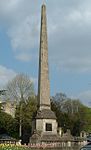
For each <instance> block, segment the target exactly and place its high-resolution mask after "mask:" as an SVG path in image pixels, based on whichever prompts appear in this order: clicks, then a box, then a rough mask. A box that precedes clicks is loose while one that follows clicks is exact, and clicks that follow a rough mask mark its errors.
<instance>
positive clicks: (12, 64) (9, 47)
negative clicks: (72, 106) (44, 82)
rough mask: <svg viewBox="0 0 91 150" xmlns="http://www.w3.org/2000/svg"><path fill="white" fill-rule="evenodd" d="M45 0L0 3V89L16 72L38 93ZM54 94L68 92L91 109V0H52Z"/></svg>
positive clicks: (49, 13) (50, 28) (49, 25)
mask: <svg viewBox="0 0 91 150" xmlns="http://www.w3.org/2000/svg"><path fill="white" fill-rule="evenodd" d="M42 3H43V1H42V0H0V87H1V88H3V87H4V85H5V84H6V83H7V82H8V80H11V79H12V78H13V77H14V76H15V75H16V74H17V73H25V74H28V75H29V76H30V78H31V79H32V80H33V81H34V84H35V89H36V91H37V76H38V54H39V39H40V37H39V36H40V15H41V14H40V13H41V5H42ZM46 6H47V28H48V47H49V72H50V87H51V95H55V94H56V93H57V92H63V93H66V95H67V96H68V97H73V98H79V99H81V101H82V102H83V103H85V104H87V105H89V106H90V102H91V0H47V2H46Z"/></svg>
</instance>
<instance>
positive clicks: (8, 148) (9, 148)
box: [0, 144, 30, 150]
mask: <svg viewBox="0 0 91 150" xmlns="http://www.w3.org/2000/svg"><path fill="white" fill-rule="evenodd" d="M0 150H30V148H28V147H25V146H17V145H8V144H0Z"/></svg>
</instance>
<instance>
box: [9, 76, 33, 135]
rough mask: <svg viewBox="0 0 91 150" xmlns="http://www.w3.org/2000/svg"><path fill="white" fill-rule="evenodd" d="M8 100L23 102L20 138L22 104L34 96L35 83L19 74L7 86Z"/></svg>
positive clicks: (20, 124) (20, 127) (20, 126)
mask: <svg viewBox="0 0 91 150" xmlns="http://www.w3.org/2000/svg"><path fill="white" fill-rule="evenodd" d="M6 90H7V94H6V97H7V99H10V100H14V101H16V102H17V103H19V102H21V103H20V104H21V106H20V121H19V136H20V137H21V134H22V102H26V100H27V99H28V98H29V97H31V96H34V87H33V82H32V81H31V80H30V78H29V77H28V76H27V75H24V74H18V75H16V77H15V78H13V79H12V80H11V81H9V82H8V84H7V85H6Z"/></svg>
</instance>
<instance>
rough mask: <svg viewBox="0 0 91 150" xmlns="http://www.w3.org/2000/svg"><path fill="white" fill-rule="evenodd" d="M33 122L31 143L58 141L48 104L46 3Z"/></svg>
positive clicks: (42, 9)
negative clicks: (36, 101) (36, 104)
mask: <svg viewBox="0 0 91 150" xmlns="http://www.w3.org/2000/svg"><path fill="white" fill-rule="evenodd" d="M34 122H35V123H34V124H33V126H32V127H33V131H35V132H33V135H32V137H31V140H30V142H31V143H34V142H35V143H39V142H40V143H42V142H45V143H46V142H48V141H51V142H53V141H54V142H55V141H58V140H59V139H58V136H57V121H56V116H55V113H54V112H53V111H52V110H51V106H50V84H49V69H48V39H47V19H46V5H45V4H43V5H42V8H41V29H40V50H39V78H38V111H37V114H36V117H35V121H34Z"/></svg>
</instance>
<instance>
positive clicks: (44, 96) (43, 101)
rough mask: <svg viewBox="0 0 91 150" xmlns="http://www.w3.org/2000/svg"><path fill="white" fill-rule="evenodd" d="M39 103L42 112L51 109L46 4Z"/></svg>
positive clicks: (42, 15) (41, 49)
mask: <svg viewBox="0 0 91 150" xmlns="http://www.w3.org/2000/svg"><path fill="white" fill-rule="evenodd" d="M38 102H39V109H40V110H42V109H50V85H49V69H48V41H47V23H46V6H45V4H43V5H42V9H41V31H40V52H39V80H38Z"/></svg>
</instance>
